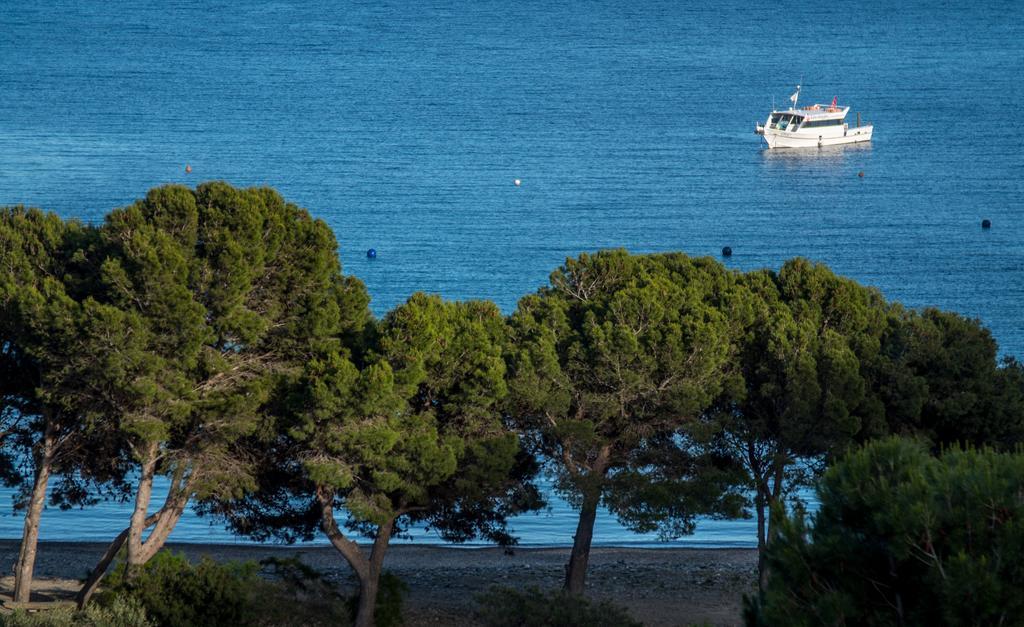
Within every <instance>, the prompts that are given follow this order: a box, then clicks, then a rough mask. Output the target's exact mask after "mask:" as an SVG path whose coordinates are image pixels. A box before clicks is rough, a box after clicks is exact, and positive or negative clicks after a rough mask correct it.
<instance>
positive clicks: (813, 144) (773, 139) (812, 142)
mask: <svg viewBox="0 0 1024 627" xmlns="http://www.w3.org/2000/svg"><path fill="white" fill-rule="evenodd" d="M873 130H874V127H873V126H871V125H868V126H860V127H857V128H851V129H847V130H846V132H845V133H844V134H842V135H836V136H834V137H827V136H825V135H815V134H813V133H801V132H796V133H788V132H786V131H777V130H775V129H771V128H766V129H763V130H761V129H759V133H758V134H759V135H761V137H763V138H764V141H765V143H766V144H768V147H769V148H821V147H823V146H839V145H842V144H856V143H860V142H869V141H871V133H872V131H873Z"/></svg>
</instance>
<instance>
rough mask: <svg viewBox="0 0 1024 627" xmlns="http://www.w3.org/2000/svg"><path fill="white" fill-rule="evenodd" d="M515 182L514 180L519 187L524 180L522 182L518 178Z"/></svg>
mask: <svg viewBox="0 0 1024 627" xmlns="http://www.w3.org/2000/svg"><path fill="white" fill-rule="evenodd" d="M513 182H514V183H515V184H516V187H519V186H520V185H522V184H523V182H522V181H520V180H519V179H516V180H515V181H513Z"/></svg>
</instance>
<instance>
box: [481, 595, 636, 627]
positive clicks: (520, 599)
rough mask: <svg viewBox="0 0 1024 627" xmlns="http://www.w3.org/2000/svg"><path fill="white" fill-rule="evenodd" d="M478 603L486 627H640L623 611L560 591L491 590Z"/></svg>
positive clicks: (610, 604)
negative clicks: (582, 626)
mask: <svg viewBox="0 0 1024 627" xmlns="http://www.w3.org/2000/svg"><path fill="white" fill-rule="evenodd" d="M477 601H478V603H479V604H480V610H479V611H478V612H477V613H478V616H479V618H480V620H481V621H482V622H483V624H484V625H486V627H534V626H536V625H544V626H545V627H577V626H578V625H587V626H588V627H642V623H640V622H638V621H636V620H634V619H633V618H631V617H630V616H629V614H628V613H627V612H626V610H625V608H621V607H619V606H617V605H614V604H612V603H609V602H607V601H600V602H595V601H591V600H589V599H587V598H586V597H581V596H576V595H572V594H569V593H566V592H563V591H560V590H559V591H556V592H548V593H545V592H542V591H541V590H540V589H538V588H528V589H526V590H513V589H510V588H493V589H491V591H490V592H488V593H486V594H484V595H481V596H480V597H478V599H477Z"/></svg>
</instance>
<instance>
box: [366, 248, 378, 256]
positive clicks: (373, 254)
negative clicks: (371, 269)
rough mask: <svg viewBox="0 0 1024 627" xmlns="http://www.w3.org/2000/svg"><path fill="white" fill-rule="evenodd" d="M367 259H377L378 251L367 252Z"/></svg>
mask: <svg viewBox="0 0 1024 627" xmlns="http://www.w3.org/2000/svg"><path fill="white" fill-rule="evenodd" d="M366 258H367V259H376V258H377V250H376V249H374V248H371V249H370V250H368V251H366Z"/></svg>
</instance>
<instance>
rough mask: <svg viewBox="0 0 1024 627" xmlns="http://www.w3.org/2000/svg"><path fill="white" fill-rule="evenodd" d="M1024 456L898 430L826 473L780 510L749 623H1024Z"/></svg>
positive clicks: (751, 601) (750, 607)
mask: <svg viewBox="0 0 1024 627" xmlns="http://www.w3.org/2000/svg"><path fill="white" fill-rule="evenodd" d="M1022 485H1024V455H1022V454H1006V453H1002V454H1001V453H995V452H992V451H988V450H981V451H975V450H968V451H962V450H950V451H947V452H946V453H944V454H943V455H941V457H938V458H935V457H932V456H931V455H929V454H928V451H927V450H926V449H925V447H924V446H922V445H920V444H918V443H914V442H909V441H905V440H899V439H895V438H894V439H888V440H883V441H880V442H876V443H873V444H870V445H868V446H866V447H864V448H863V449H861V450H860V451H857V452H855V453H853V454H852V455H850V456H848V457H847V458H845V459H844V460H842V461H841V462H839V463H838V464H836V465H835V466H833V467H832V468H831V469H830V470H829V471H828V472H826V473H825V475H824V477H823V478H822V480H821V483H820V484H819V486H818V488H817V493H818V498H819V500H820V503H821V505H820V509H819V510H818V512H817V514H815V515H814V516H813V517H811V521H810V522H808V516H807V515H806V514H805V512H804V511H802V510H801V509H797V510H796V511H795V512H794V513H793V515H791V516H789V517H785V516H779V517H778V521H777V523H776V524H777V530H778V532H779V535H778V537H777V538H776V539H775V540H774V541H773V542H772V543H771V545H770V546H769V548H768V551H767V554H766V558H767V564H768V568H769V573H770V577H769V581H768V585H767V587H766V589H765V591H764V593H763V594H762V596H761V597H760V598H757V599H748V600H747V608H746V619H747V623H748V624H749V625H765V626H769V625H794V626H796V625H812V624H813V625H839V624H845V625H907V626H911V625H954V624H962V625H966V624H972V625H1024V595H1021V594H1020V590H1021V589H1022V588H1024V559H1022V556H1024V497H1022V496H1021V494H1022V492H1021V486H1022Z"/></svg>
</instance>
